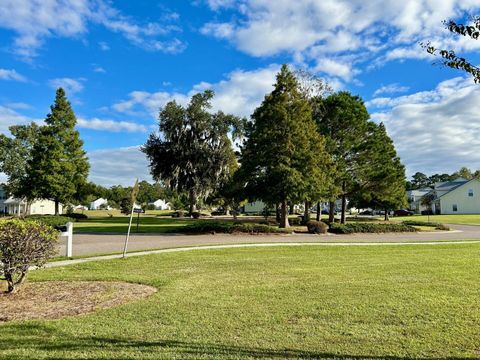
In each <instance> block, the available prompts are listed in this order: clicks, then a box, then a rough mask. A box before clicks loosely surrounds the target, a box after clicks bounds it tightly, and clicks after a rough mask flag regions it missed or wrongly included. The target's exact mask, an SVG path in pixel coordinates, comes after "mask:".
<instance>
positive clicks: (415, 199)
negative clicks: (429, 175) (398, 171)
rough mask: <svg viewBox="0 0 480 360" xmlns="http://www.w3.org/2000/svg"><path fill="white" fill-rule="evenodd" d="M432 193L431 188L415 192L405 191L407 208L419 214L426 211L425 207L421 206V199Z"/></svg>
mask: <svg viewBox="0 0 480 360" xmlns="http://www.w3.org/2000/svg"><path fill="white" fill-rule="evenodd" d="M431 191H432V188H423V189H417V190H409V191H407V199H408V208H409V209H410V210H412V211H415V213H417V214H420V213H421V212H422V211H424V210H427V207H426V206H425V205H422V197H423V196H425V195H426V194H428V193H429V192H431Z"/></svg>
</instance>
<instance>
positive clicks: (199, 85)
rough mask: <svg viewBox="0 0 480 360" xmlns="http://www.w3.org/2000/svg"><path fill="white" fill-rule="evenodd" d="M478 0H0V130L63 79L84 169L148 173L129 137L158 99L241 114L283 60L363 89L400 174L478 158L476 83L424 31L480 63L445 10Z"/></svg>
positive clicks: (36, 106)
mask: <svg viewBox="0 0 480 360" xmlns="http://www.w3.org/2000/svg"><path fill="white" fill-rule="evenodd" d="M474 14H480V4H479V2H478V0H462V1H456V0H443V1H442V2H441V3H440V4H439V1H438V0H423V1H419V0H404V1H402V2H398V1H396V0H391V1H390V0H376V1H375V0H372V1H368V2H366V1H361V0H344V1H341V0H296V1H292V0H290V1H288V0H277V1H270V0H192V1H188V0H182V1H179V0H176V1H173V0H171V1H154V0H151V1H141V2H138V1H127V0H121V1H107V0H15V1H14V0H2V1H1V2H0V54H1V56H0V131H1V132H2V133H8V126H11V125H14V124H20V123H26V122H29V121H39V122H41V121H42V120H43V119H44V118H45V115H46V114H47V113H48V111H49V106H50V104H51V103H52V101H53V99H54V92H55V88H56V87H58V86H63V87H64V88H65V89H66V91H67V95H68V97H69V99H70V101H71V102H72V105H73V108H74V110H75V113H76V115H77V118H78V128H79V130H80V132H81V136H82V138H83V139H84V141H85V148H86V150H87V151H88V154H89V157H90V161H91V165H92V169H91V175H90V179H91V180H93V181H95V182H97V183H100V184H103V185H112V184H124V185H127V184H130V183H131V182H132V181H133V179H134V178H135V177H137V176H138V177H140V178H141V179H149V174H148V167H147V162H146V160H145V158H144V156H143V154H141V153H140V152H139V151H138V146H139V145H141V144H143V143H144V142H145V140H146V138H147V136H148V134H149V133H150V132H151V131H152V130H153V129H155V127H156V116H157V114H158V109H159V108H160V107H161V106H162V105H164V104H165V103H166V102H168V101H170V100H172V99H175V100H177V101H179V102H180V103H186V102H187V101H188V99H189V97H190V96H191V95H192V94H193V93H195V92H198V91H202V90H204V89H207V88H211V89H214V90H215V91H216V94H217V96H216V98H215V100H214V103H213V105H214V109H221V110H223V111H225V112H230V113H234V114H236V115H241V116H248V115H249V114H251V112H252V110H253V109H254V108H255V106H257V105H258V104H259V103H260V102H261V100H262V98H263V96H264V94H265V93H266V92H268V91H270V89H271V85H272V84H273V82H274V77H275V73H276V71H277V70H278V68H279V66H280V64H282V63H288V64H290V65H291V66H292V67H294V68H302V69H308V70H309V71H311V72H314V73H316V74H317V75H318V76H320V77H322V78H324V79H325V80H326V81H327V82H328V83H329V84H330V85H331V86H332V87H333V88H334V89H336V90H349V91H351V92H352V93H354V94H358V95H360V96H362V97H363V99H364V100H365V101H366V104H367V106H368V109H369V111H370V113H371V116H372V119H373V120H374V121H383V122H384V123H385V124H386V127H387V130H388V132H389V134H390V135H391V137H392V138H393V139H394V142H395V145H396V147H397V150H398V152H399V154H400V156H401V158H402V160H403V162H404V164H405V165H406V167H407V171H408V174H409V175H411V174H412V173H414V172H416V171H422V172H425V173H427V174H430V173H435V172H442V173H443V172H453V171H454V170H457V169H459V168H460V167H461V166H468V167H471V168H473V169H478V168H480V152H479V151H477V149H479V148H480V118H479V117H480V116H479V115H478V114H480V102H478V101H477V99H478V97H479V95H480V85H475V84H474V83H473V81H472V80H471V79H470V78H468V77H466V76H464V75H463V74H462V73H460V72H457V71H454V70H451V69H445V68H442V67H440V66H432V62H434V61H435V59H434V58H432V57H431V56H429V55H427V54H426V53H425V51H424V50H423V49H422V48H421V47H420V46H419V42H422V41H426V40H432V41H433V43H434V44H436V45H439V46H447V47H449V48H453V49H455V50H457V51H458V52H459V53H461V54H463V55H466V56H468V57H469V58H470V59H472V60H473V61H474V62H475V63H480V56H479V55H478V50H479V48H480V41H474V40H469V39H466V38H461V37H456V36H453V35H451V34H450V33H448V32H447V31H446V30H444V27H443V25H442V20H444V19H449V18H453V19H466V17H467V16H468V15H474Z"/></svg>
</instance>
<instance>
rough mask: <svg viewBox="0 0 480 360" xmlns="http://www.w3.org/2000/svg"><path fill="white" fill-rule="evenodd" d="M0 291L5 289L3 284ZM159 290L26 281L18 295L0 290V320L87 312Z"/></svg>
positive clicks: (112, 284) (125, 285)
mask: <svg viewBox="0 0 480 360" xmlns="http://www.w3.org/2000/svg"><path fill="white" fill-rule="evenodd" d="M2 285H3V284H2ZM0 290H1V291H3V290H4V289H2V288H1V286H0ZM156 291H157V290H156V289H155V288H153V287H151V286H146V285H140V284H132V283H125V282H108V281H45V282H33V283H27V284H25V285H24V286H23V287H22V288H20V289H19V291H18V292H17V293H16V294H5V293H3V292H2V293H0V323H2V322H6V321H12V320H33V319H60V318H63V317H66V316H72V315H80V314H88V313H91V312H94V311H96V310H100V309H106V308H110V307H113V306H117V305H121V304H125V303H127V302H130V301H134V300H138V299H142V298H145V297H147V296H149V295H151V294H153V293H155V292H156Z"/></svg>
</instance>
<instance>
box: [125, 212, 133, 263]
mask: <svg viewBox="0 0 480 360" xmlns="http://www.w3.org/2000/svg"><path fill="white" fill-rule="evenodd" d="M133 207H134V204H132V211H131V212H130V222H129V223H128V231H127V237H126V239H125V246H124V248H123V258H124V259H125V257H126V256H127V246H128V238H129V237H130V229H131V228H132V219H133Z"/></svg>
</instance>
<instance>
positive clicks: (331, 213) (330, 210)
mask: <svg viewBox="0 0 480 360" xmlns="http://www.w3.org/2000/svg"><path fill="white" fill-rule="evenodd" d="M328 221H329V222H330V223H333V222H334V221H335V201H330V202H329V203H328Z"/></svg>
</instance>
